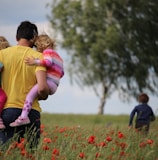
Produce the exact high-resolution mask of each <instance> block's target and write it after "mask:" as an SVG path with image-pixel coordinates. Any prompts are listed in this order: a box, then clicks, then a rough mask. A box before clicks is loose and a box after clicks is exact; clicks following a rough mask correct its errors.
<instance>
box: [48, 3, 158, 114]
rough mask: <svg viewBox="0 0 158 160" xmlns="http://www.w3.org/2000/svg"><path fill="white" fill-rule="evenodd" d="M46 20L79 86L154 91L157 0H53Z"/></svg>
mask: <svg viewBox="0 0 158 160" xmlns="http://www.w3.org/2000/svg"><path fill="white" fill-rule="evenodd" d="M51 8H52V12H51V15H50V16H49V20H50V22H51V24H52V27H53V28H54V29H55V30H56V31H57V32H58V33H60V34H61V36H62V42H61V44H62V47H63V48H65V49H66V50H67V51H68V55H69V57H70V62H69V73H70V76H71V78H72V80H73V81H76V82H77V83H78V84H79V85H80V86H88V87H92V88H93V89H94V91H95V93H96V95H97V96H98V97H99V98H100V105H99V112H98V113H99V114H103V113H104V106H105V102H106V99H107V98H108V97H109V96H110V95H111V94H112V93H113V92H114V91H118V92H119V95H120V98H121V99H122V100H129V99H130V97H133V96H136V95H137V94H139V93H140V92H143V91H150V92H151V93H152V94H158V55H157V54H158V3H157V2H156V1H155V0H137V1H135V0H56V1H53V2H52V4H51Z"/></svg>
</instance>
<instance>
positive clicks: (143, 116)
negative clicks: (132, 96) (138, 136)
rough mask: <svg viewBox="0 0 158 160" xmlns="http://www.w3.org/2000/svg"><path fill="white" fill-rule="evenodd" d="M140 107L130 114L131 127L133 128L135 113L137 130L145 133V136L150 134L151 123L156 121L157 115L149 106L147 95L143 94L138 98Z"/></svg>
mask: <svg viewBox="0 0 158 160" xmlns="http://www.w3.org/2000/svg"><path fill="white" fill-rule="evenodd" d="M138 101H139V103H140V104H139V105H137V106H135V107H134V109H133V110H132V112H131V114H130V120H129V127H132V122H133V118H134V116H135V113H137V117H136V121H135V128H136V129H137V130H138V131H144V133H145V134H147V133H148V131H149V127H150V122H151V121H154V120H155V115H154V113H153V110H152V108H151V107H150V106H149V105H148V104H147V103H148V101H149V97H148V95H147V94H145V93H142V94H140V95H139V96H138Z"/></svg>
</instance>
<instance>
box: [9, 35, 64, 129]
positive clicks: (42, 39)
mask: <svg viewBox="0 0 158 160" xmlns="http://www.w3.org/2000/svg"><path fill="white" fill-rule="evenodd" d="M35 46H36V48H37V50H38V51H39V52H42V53H43V57H44V58H43V60H39V59H35V58H33V57H26V58H25V63H26V64H27V65H42V66H45V67H46V68H47V84H48V86H49V89H50V95H52V94H54V93H55V92H56V90H57V87H58V85H59V82H60V79H61V78H62V77H63V75H64V69H63V60H62V58H61V57H60V56H59V54H58V53H57V52H56V51H55V50H53V49H54V47H55V42H54V41H53V40H52V39H51V38H50V37H49V36H48V35H40V36H38V37H37V39H36V41H35ZM37 96H38V86H37V85H35V86H34V87H33V88H32V89H31V90H30V92H29V93H28V95H27V96H26V100H25V103H24V107H23V110H22V113H21V115H20V116H19V117H18V118H17V119H16V120H15V121H14V122H12V123H10V126H11V127H16V126H20V125H25V124H28V123H30V120H29V117H28V114H29V112H30V110H31V107H32V102H33V100H34V99H35V98H36V97H37Z"/></svg>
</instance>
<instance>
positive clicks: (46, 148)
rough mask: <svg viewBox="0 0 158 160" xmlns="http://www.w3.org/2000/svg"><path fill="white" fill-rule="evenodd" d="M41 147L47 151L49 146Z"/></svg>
mask: <svg viewBox="0 0 158 160" xmlns="http://www.w3.org/2000/svg"><path fill="white" fill-rule="evenodd" d="M42 148H43V150H45V151H47V150H49V149H50V148H49V146H47V145H44V146H43V147H42Z"/></svg>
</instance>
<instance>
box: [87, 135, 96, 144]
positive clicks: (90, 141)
mask: <svg viewBox="0 0 158 160" xmlns="http://www.w3.org/2000/svg"><path fill="white" fill-rule="evenodd" d="M88 143H90V144H94V143H95V136H90V137H89V138H88Z"/></svg>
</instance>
